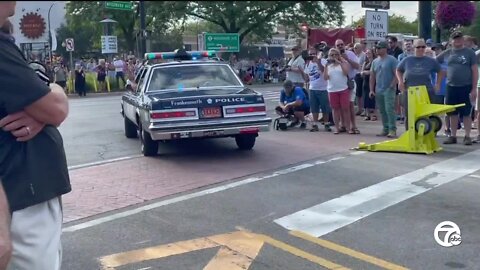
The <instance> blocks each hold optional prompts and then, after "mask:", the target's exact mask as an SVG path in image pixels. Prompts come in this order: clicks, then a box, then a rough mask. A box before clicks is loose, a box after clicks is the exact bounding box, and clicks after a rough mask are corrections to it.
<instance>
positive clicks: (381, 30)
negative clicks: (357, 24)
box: [365, 10, 388, 41]
mask: <svg viewBox="0 0 480 270" xmlns="http://www.w3.org/2000/svg"><path fill="white" fill-rule="evenodd" d="M365 32H366V39H367V40H369V41H370V40H371V41H380V40H385V39H386V38H387V35H388V12H387V11H373V10H367V11H366V12H365Z"/></svg>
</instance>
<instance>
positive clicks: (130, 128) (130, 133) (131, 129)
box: [123, 116, 138, 139]
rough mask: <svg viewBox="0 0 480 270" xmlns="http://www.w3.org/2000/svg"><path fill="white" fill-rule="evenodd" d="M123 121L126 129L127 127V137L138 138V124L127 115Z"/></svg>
mask: <svg viewBox="0 0 480 270" xmlns="http://www.w3.org/2000/svg"><path fill="white" fill-rule="evenodd" d="M123 122H124V126H125V127H124V129H125V137H127V138H129V139H133V138H137V136H138V131H137V126H136V125H135V124H134V123H133V122H132V121H130V119H128V118H127V117H126V116H124V117H123Z"/></svg>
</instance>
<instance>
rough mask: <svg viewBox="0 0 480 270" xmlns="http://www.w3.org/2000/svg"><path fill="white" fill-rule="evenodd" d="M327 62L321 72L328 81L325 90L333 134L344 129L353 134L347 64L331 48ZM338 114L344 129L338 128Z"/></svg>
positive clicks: (336, 51) (348, 67)
mask: <svg viewBox="0 0 480 270" xmlns="http://www.w3.org/2000/svg"><path fill="white" fill-rule="evenodd" d="M327 61H328V63H327V65H326V66H325V72H324V73H323V76H324V79H325V80H326V81H327V82H328V86H327V91H328V98H329V99H330V107H331V108H332V110H333V119H334V122H335V131H334V132H333V134H338V133H340V132H344V131H346V129H347V128H348V133H349V134H355V131H354V130H353V129H352V127H351V125H350V124H351V123H350V91H349V89H348V85H347V80H348V77H347V76H348V71H349V69H350V66H349V64H348V63H347V62H346V61H345V60H343V59H342V58H341V57H340V51H339V50H337V49H335V48H332V49H330V51H328V60H327ZM340 115H342V116H343V117H342V118H343V119H344V121H345V122H344V123H342V124H343V125H344V129H345V130H342V129H340Z"/></svg>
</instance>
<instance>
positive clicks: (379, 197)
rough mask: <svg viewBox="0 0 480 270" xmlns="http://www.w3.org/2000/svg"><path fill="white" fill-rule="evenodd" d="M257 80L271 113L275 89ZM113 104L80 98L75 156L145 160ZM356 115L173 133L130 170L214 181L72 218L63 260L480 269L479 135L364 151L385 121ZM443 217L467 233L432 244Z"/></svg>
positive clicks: (115, 265) (134, 265)
mask: <svg viewBox="0 0 480 270" xmlns="http://www.w3.org/2000/svg"><path fill="white" fill-rule="evenodd" d="M260 90H261V91H262V92H264V93H265V96H266V97H267V96H268V98H267V100H268V106H267V108H268V109H269V112H270V113H273V112H272V110H273V106H274V105H275V104H276V102H277V101H276V100H277V96H278V94H277V93H276V91H278V89H276V88H272V87H270V88H266V87H263V88H261V89H260ZM119 109H120V106H119V96H106V97H94V98H90V97H87V98H85V99H83V98H82V99H72V101H71V113H70V117H69V119H68V120H67V121H66V123H64V125H62V127H61V132H62V134H63V136H64V140H65V146H66V152H67V156H68V162H69V165H70V166H77V165H82V164H86V166H87V167H91V170H93V169H95V168H97V167H101V166H107V165H94V164H90V165H88V163H92V162H99V161H102V160H103V161H105V160H109V159H116V158H123V157H130V158H131V161H132V162H133V163H138V164H140V163H141V162H144V159H145V158H143V157H138V154H139V142H138V141H137V140H128V139H125V138H124V136H123V121H121V117H120V114H119ZM358 125H359V128H360V129H361V131H362V135H360V136H358V135H338V136H335V135H332V134H328V133H326V132H319V133H314V134H312V133H309V132H308V131H300V130H292V131H288V132H283V133H282V132H277V131H272V132H269V133H266V134H264V135H262V136H261V137H260V138H259V140H258V142H257V146H256V148H255V150H254V151H253V152H252V153H250V154H246V155H245V154H239V153H238V152H235V151H234V148H235V147H234V143H233V142H232V141H231V140H228V139H221V140H218V141H212V142H206V143H204V144H202V145H200V146H199V147H195V146H194V145H190V146H188V147H184V146H182V145H173V146H170V148H169V151H167V154H166V155H165V156H162V157H159V158H155V159H149V160H148V162H149V163H148V165H141V166H138V168H137V170H139V172H136V173H139V174H140V175H141V173H142V172H144V173H145V176H147V175H149V173H151V171H152V168H151V167H152V166H157V167H158V168H155V169H158V170H160V171H164V173H165V174H166V175H167V176H168V175H172V177H174V178H175V179H176V180H177V181H178V182H179V184H180V186H182V185H183V184H182V183H183V181H184V180H185V179H186V178H192V179H196V181H198V182H200V183H203V182H202V181H203V180H204V178H206V176H205V175H206V174H209V175H211V177H212V178H215V179H217V180H218V181H216V182H215V183H213V182H209V183H208V184H205V186H202V187H197V188H195V189H184V190H183V191H182V192H177V193H172V194H169V195H167V196H158V197H155V198H153V199H150V200H144V202H141V203H135V204H131V205H128V206H126V207H121V208H120V207H118V208H116V209H113V210H111V211H108V212H105V213H100V214H96V215H93V216H88V217H83V218H79V219H76V220H74V221H72V222H69V223H66V224H65V228H64V230H65V232H64V238H63V246H64V254H63V256H64V263H63V269H68V270H70V269H72V270H73V269H182V270H183V269H228V270H236V269H295V270H296V269H302V270H303V269H306V270H307V269H429V270H430V269H435V270H436V269H480V258H479V257H478V253H479V252H480V245H479V243H480V227H479V226H478V225H477V224H478V221H479V218H478V214H477V213H479V211H480V207H479V205H480V199H479V198H480V197H479V196H478V195H479V194H478V193H479V191H478V190H480V189H479V187H480V184H479V181H480V173H479V172H478V170H479V169H480V163H478V159H479V158H480V150H478V146H477V145H474V146H472V147H467V146H463V145H454V146H448V147H445V150H444V151H442V152H440V153H437V154H434V155H430V156H426V155H406V154H394V153H378V152H376V153H374V152H356V151H351V150H349V148H350V147H352V146H355V145H356V144H358V142H359V141H370V142H373V141H374V140H378V138H375V136H374V134H375V133H377V132H378V122H377V123H372V122H361V121H359V124H358ZM355 136H358V137H355ZM206 152H211V153H206ZM216 157H218V158H216ZM212 161H213V162H212ZM117 164H118V165H117ZM172 164H177V165H176V166H174V167H172ZM182 164H185V166H182ZM124 165H125V163H121V162H118V161H111V162H110V163H109V164H108V166H111V167H112V168H111V169H115V166H118V167H117V168H118V170H120V169H121V168H122V167H121V166H124ZM81 170H83V169H78V170H75V171H72V172H73V173H74V174H81V173H82V171H81ZM176 170H177V171H178V170H181V171H182V173H183V174H182V175H180V176H178V175H177V174H176V173H178V172H177V171H176ZM85 172H86V171H85ZM85 175H87V174H86V173H85ZM173 175H175V176H173ZM150 177H151V176H150ZM158 178H159V181H160V178H161V177H160V175H159V177H158ZM104 180H107V179H96V180H95V181H98V186H97V187H95V185H96V184H92V187H91V188H92V189H95V188H97V189H98V188H101V185H102V184H104V183H103V182H104ZM108 180H110V181H115V179H108ZM139 180H141V179H131V185H132V187H134V186H135V185H136V183H139V185H140V182H141V181H139ZM205 183H206V182H205ZM164 188H168V187H164ZM74 189H75V185H74ZM111 189H112V190H111V193H112V194H113V193H117V194H118V193H119V192H120V191H118V190H115V189H114V188H111ZM86 190H87V188H84V187H82V189H81V190H80V192H84V191H85V192H86ZM78 195H79V193H75V196H78ZM137 195H138V194H137ZM140 195H141V194H140ZM70 196H71V195H70ZM105 197H107V196H105ZM69 199H70V200H72V201H74V200H75V199H77V200H80V199H78V198H76V197H70V198H69ZM98 203H99V204H102V203H103V204H108V200H107V198H103V197H99V198H98ZM65 211H66V214H71V212H74V211H75V209H73V208H68V207H67V208H66V210H65ZM442 221H453V222H455V223H456V224H457V225H458V226H459V229H460V231H461V244H460V245H457V246H453V247H448V248H447V247H442V246H440V245H439V244H437V243H436V241H435V238H434V230H435V227H436V226H437V225H438V224H439V223H440V222H442ZM443 234H444V233H443ZM443 234H440V238H441V239H443V237H444V235H443ZM457 240H458V239H457ZM458 242H459V241H457V242H455V243H458Z"/></svg>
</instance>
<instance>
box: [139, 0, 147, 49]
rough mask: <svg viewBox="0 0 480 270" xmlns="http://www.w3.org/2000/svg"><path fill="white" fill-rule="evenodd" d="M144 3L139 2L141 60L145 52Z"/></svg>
mask: <svg viewBox="0 0 480 270" xmlns="http://www.w3.org/2000/svg"><path fill="white" fill-rule="evenodd" d="M145 16H146V15H145V1H140V37H141V38H140V41H141V42H140V44H141V45H140V57H142V58H143V56H144V55H145V53H146V52H147V37H146V32H147V26H146V23H145Z"/></svg>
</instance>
